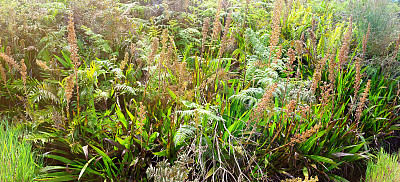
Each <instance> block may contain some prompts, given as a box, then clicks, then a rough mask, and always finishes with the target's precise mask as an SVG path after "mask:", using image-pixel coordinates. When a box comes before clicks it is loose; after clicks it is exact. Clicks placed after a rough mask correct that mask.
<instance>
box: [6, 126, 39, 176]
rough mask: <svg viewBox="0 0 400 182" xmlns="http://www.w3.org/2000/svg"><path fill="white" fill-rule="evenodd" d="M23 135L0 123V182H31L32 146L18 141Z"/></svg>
mask: <svg viewBox="0 0 400 182" xmlns="http://www.w3.org/2000/svg"><path fill="white" fill-rule="evenodd" d="M21 136H23V133H22V132H21V131H18V130H17V129H15V128H12V127H10V126H8V125H7V124H6V123H5V122H4V121H1V122H0V156H1V157H0V181H32V180H33V179H34V178H35V176H36V170H37V169H38V168H39V167H40V166H39V165H38V164H36V162H35V161H36V159H37V158H36V157H35V154H34V153H33V152H32V150H31V149H32V145H31V144H29V143H27V142H26V141H24V140H20V139H21Z"/></svg>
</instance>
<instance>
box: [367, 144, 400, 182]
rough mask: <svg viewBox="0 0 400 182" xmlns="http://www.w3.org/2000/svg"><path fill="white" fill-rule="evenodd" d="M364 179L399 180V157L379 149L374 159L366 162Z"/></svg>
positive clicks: (368, 180)
mask: <svg viewBox="0 0 400 182" xmlns="http://www.w3.org/2000/svg"><path fill="white" fill-rule="evenodd" d="M365 181H366V182H372V181H382V182H385V181H400V165H399V157H398V156H397V155H391V154H388V153H386V152H385V151H384V150H383V149H381V151H380V152H379V154H378V155H377V156H376V159H375V160H371V161H369V162H368V166H367V172H366V174H365Z"/></svg>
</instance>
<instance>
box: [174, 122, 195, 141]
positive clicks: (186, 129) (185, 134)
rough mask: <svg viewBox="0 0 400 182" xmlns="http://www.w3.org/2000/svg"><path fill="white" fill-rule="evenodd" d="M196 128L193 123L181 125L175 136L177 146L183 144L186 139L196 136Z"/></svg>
mask: <svg viewBox="0 0 400 182" xmlns="http://www.w3.org/2000/svg"><path fill="white" fill-rule="evenodd" d="M196 130H197V128H196V127H194V126H191V125H182V126H181V127H179V129H178V131H176V134H175V136H174V144H175V146H180V145H182V143H183V142H185V140H186V139H188V138H190V137H192V136H194V134H195V131H196Z"/></svg>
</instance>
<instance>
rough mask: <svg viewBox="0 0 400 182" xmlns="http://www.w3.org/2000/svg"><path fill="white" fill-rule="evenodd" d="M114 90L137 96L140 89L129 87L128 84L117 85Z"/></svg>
mask: <svg viewBox="0 0 400 182" xmlns="http://www.w3.org/2000/svg"><path fill="white" fill-rule="evenodd" d="M114 89H115V90H117V91H121V92H122V93H127V94H130V95H136V93H137V91H138V89H136V88H133V87H131V86H128V85H126V84H117V85H115V86H114Z"/></svg>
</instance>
